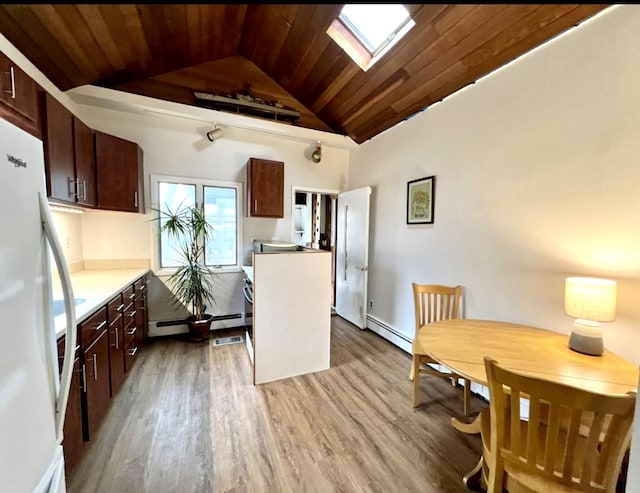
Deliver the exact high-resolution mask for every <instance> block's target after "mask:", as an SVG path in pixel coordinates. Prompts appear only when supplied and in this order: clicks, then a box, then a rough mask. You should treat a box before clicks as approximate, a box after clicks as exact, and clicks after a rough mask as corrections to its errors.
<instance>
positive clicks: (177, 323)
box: [149, 313, 248, 337]
mask: <svg viewBox="0 0 640 493" xmlns="http://www.w3.org/2000/svg"><path fill="white" fill-rule="evenodd" d="M247 319H248V318H246V317H245V315H244V313H232V314H230V315H214V316H213V323H212V324H211V330H217V329H230V328H233V327H244V326H245V325H246V324H247ZM185 332H189V327H187V320H186V319H184V318H177V319H171V320H149V337H162V336H170V335H174V334H183V333H185Z"/></svg>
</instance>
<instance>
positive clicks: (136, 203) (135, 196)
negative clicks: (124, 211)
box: [133, 192, 138, 207]
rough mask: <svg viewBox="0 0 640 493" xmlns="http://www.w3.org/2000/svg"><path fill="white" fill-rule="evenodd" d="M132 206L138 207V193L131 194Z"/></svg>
mask: <svg viewBox="0 0 640 493" xmlns="http://www.w3.org/2000/svg"><path fill="white" fill-rule="evenodd" d="M133 206H134V207H138V192H134V194H133Z"/></svg>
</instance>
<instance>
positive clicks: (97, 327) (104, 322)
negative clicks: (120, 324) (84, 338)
mask: <svg viewBox="0 0 640 493" xmlns="http://www.w3.org/2000/svg"><path fill="white" fill-rule="evenodd" d="M105 325H107V321H106V320H104V321H103V322H100V323H99V324H98V325H96V332H97V331H99V330H100V329H102V328H103V327H104V326H105Z"/></svg>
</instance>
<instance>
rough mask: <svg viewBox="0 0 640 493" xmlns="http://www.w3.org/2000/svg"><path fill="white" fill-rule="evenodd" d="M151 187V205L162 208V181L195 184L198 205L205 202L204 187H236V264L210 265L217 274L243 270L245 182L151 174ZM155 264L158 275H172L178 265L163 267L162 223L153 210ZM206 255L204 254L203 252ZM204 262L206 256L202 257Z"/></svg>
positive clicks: (153, 252)
mask: <svg viewBox="0 0 640 493" xmlns="http://www.w3.org/2000/svg"><path fill="white" fill-rule="evenodd" d="M150 180H151V183H150V187H151V207H152V208H154V209H160V204H159V200H160V199H159V195H160V193H159V192H160V183H175V184H182V185H194V186H195V200H196V204H197V205H198V206H202V205H203V203H204V188H205V187H213V188H234V189H235V190H236V264H235V265H225V266H219V267H216V266H211V265H210V266H208V267H209V268H210V269H211V271H212V272H214V273H216V274H220V273H224V272H242V263H243V237H242V230H243V224H242V219H243V217H244V208H243V204H244V200H243V197H244V183H243V182H241V181H227V180H211V179H203V178H194V177H187V176H174V175H151V176H150ZM153 215H154V218H153V228H152V232H153V248H152V255H153V265H154V271H155V272H156V274H157V275H159V276H162V275H171V274H172V273H174V272H175V270H176V267H162V266H161V262H162V257H161V255H162V246H161V241H162V239H161V236H160V223H159V221H158V213H157V212H156V211H153ZM203 255H204V254H203ZM202 261H203V262H204V258H203V259H202Z"/></svg>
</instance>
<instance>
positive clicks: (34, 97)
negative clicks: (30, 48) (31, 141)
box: [0, 53, 42, 138]
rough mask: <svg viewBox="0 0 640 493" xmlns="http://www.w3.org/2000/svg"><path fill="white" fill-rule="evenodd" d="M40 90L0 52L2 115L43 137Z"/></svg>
mask: <svg viewBox="0 0 640 493" xmlns="http://www.w3.org/2000/svg"><path fill="white" fill-rule="evenodd" d="M38 91H39V86H38V84H37V83H36V82H35V81H34V80H33V79H32V78H31V77H29V76H28V75H27V74H26V73H24V72H23V71H22V70H21V69H20V68H19V67H18V66H17V65H16V64H15V63H13V62H12V61H11V60H10V59H9V58H8V57H7V56H6V55H4V54H3V53H0V117H2V118H4V119H5V120H8V121H10V122H11V123H13V124H14V125H17V126H18V127H20V128H21V129H23V130H25V131H26V132H29V133H30V134H32V135H35V136H36V137H38V138H41V137H42V131H41V129H40V105H39V103H38Z"/></svg>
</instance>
